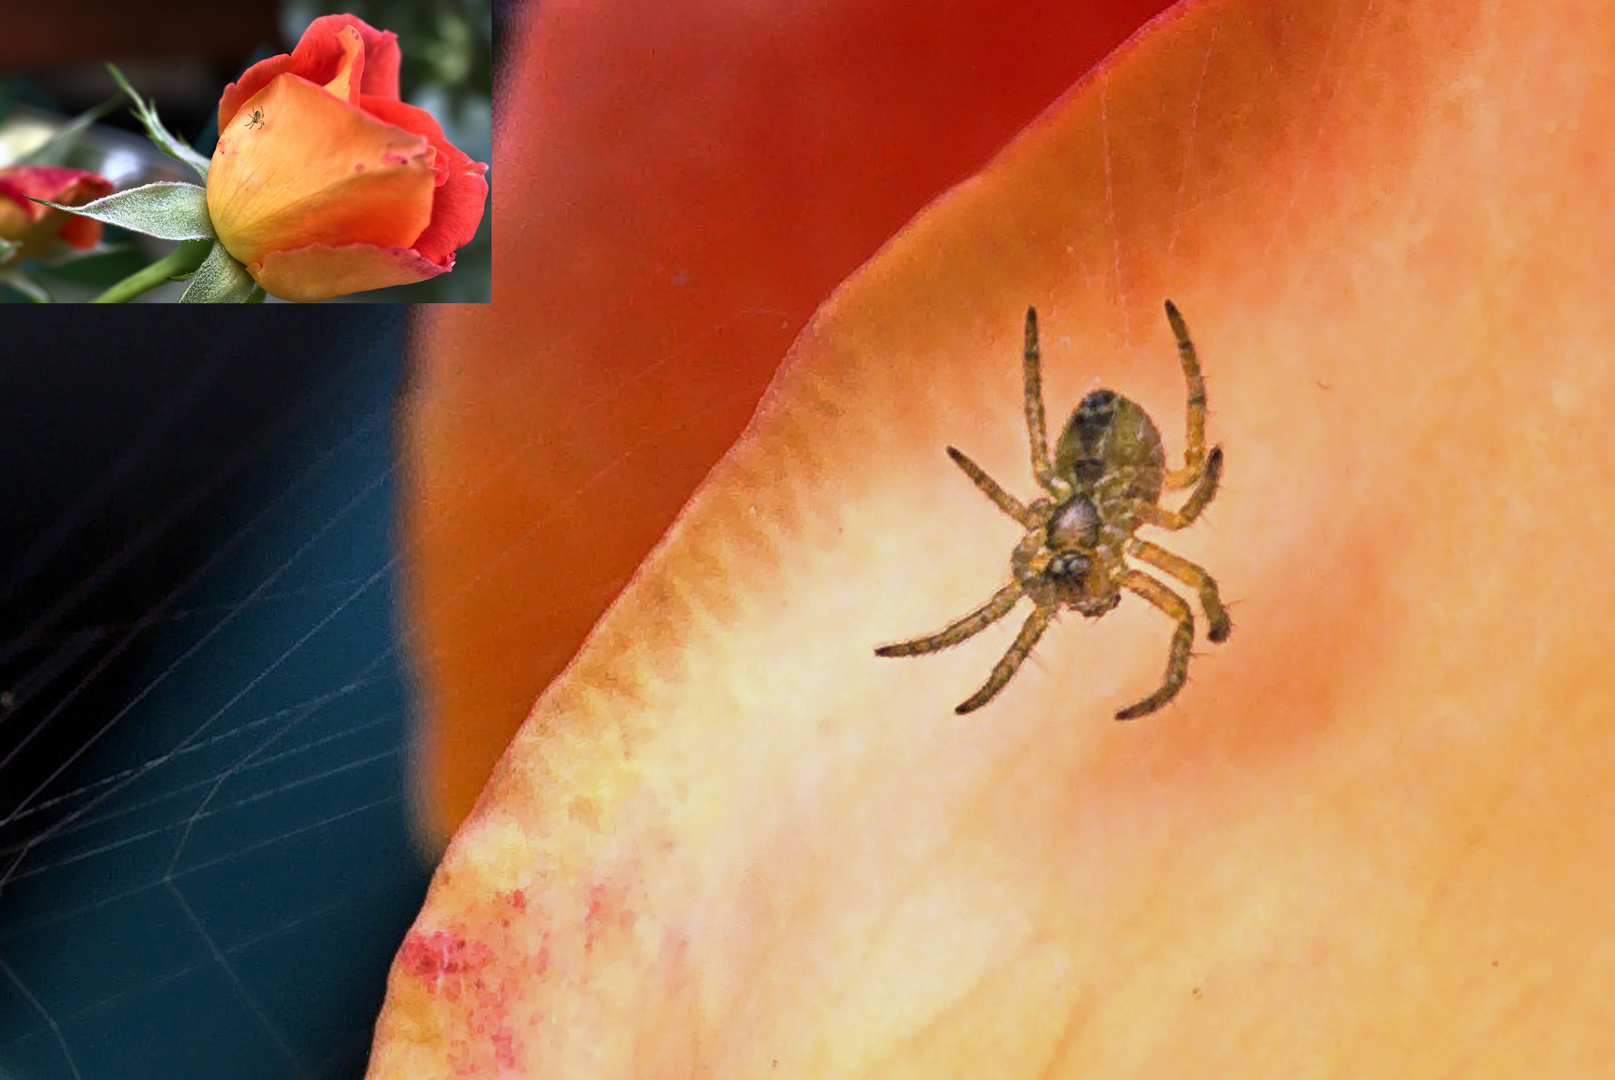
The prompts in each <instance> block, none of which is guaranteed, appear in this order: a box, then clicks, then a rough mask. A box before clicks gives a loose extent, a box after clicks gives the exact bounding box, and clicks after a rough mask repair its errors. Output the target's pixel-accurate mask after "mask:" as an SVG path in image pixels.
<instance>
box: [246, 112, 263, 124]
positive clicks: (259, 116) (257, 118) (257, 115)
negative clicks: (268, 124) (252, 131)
mask: <svg viewBox="0 0 1615 1080" xmlns="http://www.w3.org/2000/svg"><path fill="white" fill-rule="evenodd" d="M246 126H247V127H263V126H264V111H263V110H262V109H254V110H252V119H250V120H248V121H247V125H246Z"/></svg>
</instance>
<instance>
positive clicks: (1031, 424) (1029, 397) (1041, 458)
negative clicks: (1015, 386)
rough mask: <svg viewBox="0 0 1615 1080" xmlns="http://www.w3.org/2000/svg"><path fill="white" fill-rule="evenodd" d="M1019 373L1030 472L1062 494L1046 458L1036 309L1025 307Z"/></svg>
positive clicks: (1045, 424)
mask: <svg viewBox="0 0 1615 1080" xmlns="http://www.w3.org/2000/svg"><path fill="white" fill-rule="evenodd" d="M1021 372H1022V374H1023V375H1024V377H1025V380H1026V434H1027V436H1028V437H1029V438H1030V440H1031V444H1032V475H1033V476H1034V477H1036V478H1037V483H1038V486H1039V487H1041V488H1043V489H1045V490H1046V491H1048V492H1050V493H1051V494H1054V495H1059V496H1061V497H1064V496H1066V495H1069V494H1070V491H1068V490H1067V491H1062V490H1061V489H1060V488H1058V487H1056V486H1055V484H1054V465H1053V464H1052V463H1051V462H1050V461H1049V432H1048V424H1047V421H1046V420H1045V419H1044V416H1043V359H1042V354H1041V353H1040V352H1039V350H1038V344H1037V308H1035V307H1029V308H1027V309H1026V347H1025V349H1024V350H1023V351H1022V353H1021Z"/></svg>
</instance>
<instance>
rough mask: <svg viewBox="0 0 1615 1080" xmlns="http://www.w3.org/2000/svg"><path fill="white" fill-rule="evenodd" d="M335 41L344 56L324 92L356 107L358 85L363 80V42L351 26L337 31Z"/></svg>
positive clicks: (357, 102)
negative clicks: (340, 47)
mask: <svg viewBox="0 0 1615 1080" xmlns="http://www.w3.org/2000/svg"><path fill="white" fill-rule="evenodd" d="M336 39H337V43H338V44H340V45H341V46H342V50H343V52H344V53H345V54H346V55H344V56H343V58H342V64H341V66H340V67H338V68H337V72H336V75H335V76H334V77H333V78H332V79H331V81H330V82H328V83H326V84H325V92H326V93H328V94H332V95H334V96H336V97H339V98H341V99H342V100H343V101H346V102H347V103H348V104H349V105H357V104H359V85H360V83H361V82H362V81H363V80H364V42H363V41H362V40H361V39H360V37H359V31H357V30H355V29H354V28H353V27H351V26H344V27H343V28H342V29H341V30H340V31H338V33H337V35H336Z"/></svg>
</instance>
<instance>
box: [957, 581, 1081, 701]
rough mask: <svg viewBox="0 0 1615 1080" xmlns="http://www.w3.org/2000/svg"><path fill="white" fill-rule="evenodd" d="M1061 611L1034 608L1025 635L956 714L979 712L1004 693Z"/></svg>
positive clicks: (1019, 637) (1016, 642) (1024, 624)
mask: <svg viewBox="0 0 1615 1080" xmlns="http://www.w3.org/2000/svg"><path fill="white" fill-rule="evenodd" d="M1057 610H1058V609H1057V608H1054V607H1044V606H1043V605H1041V604H1039V605H1038V606H1037V607H1036V608H1035V609H1033V611H1032V613H1031V614H1030V615H1028V616H1027V617H1026V621H1025V622H1023V623H1022V624H1021V632H1020V633H1018V634H1016V635H1015V640H1014V642H1012V643H1011V644H1010V646H1009V651H1008V652H1006V653H1005V654H1004V657H1003V659H1001V660H999V661H998V663H997V665H996V666H995V667H994V668H993V673H992V674H991V675H989V676H987V681H986V682H985V683H983V684H982V687H981V689H980V690H977V691H976V692H975V693H974V694H971V695H970V696H969V697H968V698H966V699H965V700H964V701H963V702H961V703H960V704H959V705H957V706H955V707H954V710H953V711H954V712H956V713H958V714H959V715H960V716H963V715H964V714H965V713H968V712H975V711H976V710H977V709H979V708H981V707H982V706H983V705H985V704H987V703H988V702H989V701H991V700H992V699H993V698H994V697H996V696H997V695H998V691H1000V690H1002V689H1003V688H1004V685H1005V684H1006V683H1008V682H1009V680H1010V679H1011V678H1012V677H1013V676H1014V674H1015V672H1017V671H1019V670H1020V666H1021V664H1022V663H1023V662H1024V661H1025V660H1026V658H1027V656H1028V655H1030V654H1031V652H1032V649H1033V647H1034V646H1036V645H1037V639H1038V638H1040V637H1042V636H1043V631H1045V630H1047V629H1048V628H1049V623H1050V622H1051V621H1053V619H1054V614H1055V612H1056V611H1057Z"/></svg>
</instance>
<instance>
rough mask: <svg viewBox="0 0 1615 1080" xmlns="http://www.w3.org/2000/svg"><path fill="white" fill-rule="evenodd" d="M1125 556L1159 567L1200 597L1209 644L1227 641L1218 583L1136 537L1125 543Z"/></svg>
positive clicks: (1188, 563) (1227, 629) (1190, 565)
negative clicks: (1204, 612)
mask: <svg viewBox="0 0 1615 1080" xmlns="http://www.w3.org/2000/svg"><path fill="white" fill-rule="evenodd" d="M1127 553H1128V554H1129V555H1136V556H1137V557H1139V558H1140V559H1143V560H1144V561H1145V562H1147V563H1149V564H1150V565H1151V566H1155V567H1158V568H1160V569H1162V570H1165V571H1166V572H1167V573H1169V574H1171V575H1172V576H1173V577H1175V578H1177V579H1178V580H1179V581H1181V582H1183V583H1184V584H1185V585H1187V586H1189V588H1191V589H1193V590H1194V591H1195V592H1197V593H1199V594H1200V606H1201V607H1203V608H1205V609H1206V622H1207V623H1209V624H1210V625H1209V626H1208V628H1207V630H1206V636H1207V637H1209V638H1210V639H1211V640H1212V641H1226V640H1227V639H1228V632H1229V631H1230V630H1232V629H1233V626H1232V624H1230V623H1229V621H1228V612H1227V611H1226V610H1224V608H1223V606H1222V598H1221V597H1219V596H1218V595H1217V583H1216V582H1215V581H1213V580H1212V579H1211V575H1210V574H1208V573H1206V572H1205V571H1204V570H1202V569H1201V568H1200V567H1198V566H1196V565H1195V564H1194V563H1192V562H1190V561H1189V560H1188V559H1185V558H1184V557H1183V556H1181V555H1174V554H1172V552H1170V551H1168V550H1166V548H1164V547H1161V546H1159V545H1158V544H1152V543H1150V542H1149V541H1148V540H1140V539H1138V538H1137V537H1136V536H1135V537H1134V538H1133V539H1131V540H1129V541H1128V542H1127Z"/></svg>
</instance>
